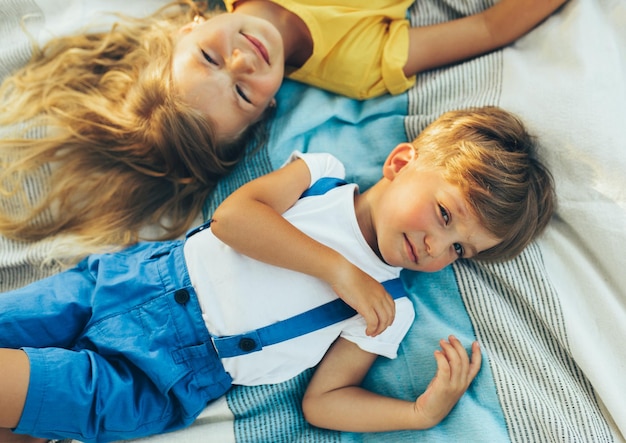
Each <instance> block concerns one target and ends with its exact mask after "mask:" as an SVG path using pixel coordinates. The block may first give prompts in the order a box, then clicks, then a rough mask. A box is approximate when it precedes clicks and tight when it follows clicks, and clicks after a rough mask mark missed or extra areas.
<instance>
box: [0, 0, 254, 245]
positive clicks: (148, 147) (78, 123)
mask: <svg viewBox="0 0 626 443" xmlns="http://www.w3.org/2000/svg"><path fill="white" fill-rule="evenodd" d="M200 14H202V11H200V10H199V9H198V8H197V6H196V5H195V4H194V2H192V1H190V0H186V1H181V2H179V3H175V4H172V5H170V6H169V7H165V8H163V9H161V10H159V11H157V12H156V13H155V14H154V15H152V16H149V17H146V18H142V19H135V18H130V17H121V18H120V22H119V23H117V24H115V25H114V26H113V27H112V29H111V30H110V31H108V32H102V33H89V34H82V35H76V36H69V37H61V38H56V39H53V40H52V41H50V42H49V43H48V44H47V45H46V46H44V47H43V48H42V49H41V50H40V51H39V50H37V48H35V53H34V55H33V58H32V60H31V61H30V63H28V64H27V65H26V66H25V67H24V68H22V69H21V70H19V71H18V72H16V73H15V74H14V75H12V76H11V77H9V78H8V79H7V80H6V81H5V82H4V83H3V84H2V86H1V87H0V125H6V126H14V127H19V128H21V130H19V131H17V133H16V135H15V136H13V137H11V138H4V139H2V140H0V195H2V196H3V199H7V198H8V197H11V200H12V201H13V202H14V203H12V204H3V205H0V232H1V233H3V234H4V235H7V236H9V237H13V238H18V239H24V240H38V239H41V238H44V237H48V236H52V235H55V234H60V233H63V234H71V235H72V236H73V238H74V240H75V241H78V243H80V244H82V245H83V246H84V251H85V252H93V251H95V250H98V249H99V248H100V247H102V246H105V245H127V244H131V243H134V242H136V241H137V239H138V236H139V231H140V228H142V227H144V226H146V225H148V224H155V223H156V224H161V226H163V227H164V228H165V231H163V232H164V234H162V235H161V236H159V237H158V238H173V237H177V236H179V235H181V234H182V233H184V232H185V230H187V229H188V228H189V227H190V225H191V224H192V222H193V221H194V219H195V217H196V216H197V215H198V213H199V211H200V210H201V208H202V206H203V204H204V202H205V199H206V198H207V195H208V193H209V192H210V191H211V190H212V189H213V188H214V186H215V184H216V182H217V181H218V179H219V178H220V177H222V176H224V175H225V174H226V173H227V172H229V171H230V170H231V168H232V167H233V166H234V165H235V164H236V163H237V161H238V160H239V159H240V158H241V156H242V154H243V151H244V144H243V143H236V142H235V143H232V144H230V145H226V146H223V145H219V146H218V144H217V143H216V141H215V138H214V136H213V133H214V131H213V126H212V124H211V123H210V122H209V121H207V119H206V118H205V117H204V116H202V115H201V114H200V113H199V112H198V111H196V110H194V109H192V108H190V107H189V106H187V105H186V104H185V103H183V102H182V100H180V99H179V98H177V95H176V93H175V91H174V90H173V84H172V81H171V76H170V72H171V59H172V54H173V47H174V41H173V39H174V37H175V35H176V33H177V31H178V29H180V27H181V26H183V25H184V24H185V23H189V22H190V21H191V20H193V18H194V17H195V16H198V15H200ZM41 128H44V129H45V133H44V135H43V137H37V138H31V137H30V134H32V133H33V132H34V131H39V132H41V131H40V129H41ZM254 130H255V128H252V129H251V130H250V131H254ZM243 140H245V138H243ZM42 171H43V172H45V171H47V173H48V174H50V177H49V184H47V186H48V188H47V189H46V193H45V194H44V195H42V196H40V198H36V199H35V201H34V202H33V201H32V200H33V198H32V195H28V193H29V192H30V191H29V190H28V189H26V187H27V184H26V185H25V183H28V177H29V176H31V175H32V174H33V173H41V172H42ZM5 201H6V200H5ZM16 208H19V210H16ZM164 220H167V221H166V223H163V221H164Z"/></svg>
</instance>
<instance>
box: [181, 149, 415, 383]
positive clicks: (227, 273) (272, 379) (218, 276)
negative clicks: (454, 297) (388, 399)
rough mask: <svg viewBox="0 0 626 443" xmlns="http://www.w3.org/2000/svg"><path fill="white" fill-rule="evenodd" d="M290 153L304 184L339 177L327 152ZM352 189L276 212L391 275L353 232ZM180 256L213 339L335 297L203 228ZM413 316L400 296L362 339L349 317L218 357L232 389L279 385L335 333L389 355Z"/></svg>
mask: <svg viewBox="0 0 626 443" xmlns="http://www.w3.org/2000/svg"><path fill="white" fill-rule="evenodd" d="M295 156H297V157H299V158H302V159H303V160H304V161H305V162H306V163H307V165H308V166H309V170H310V172H311V177H312V178H311V183H314V182H315V181H317V179H319V178H321V177H338V178H343V176H344V169H343V165H342V164H341V163H340V162H339V161H338V160H337V159H336V158H335V157H333V156H331V155H329V154H296V155H295ZM292 158H294V156H292ZM355 192H358V189H357V187H356V185H354V184H348V185H344V186H339V187H337V188H334V189H332V190H330V191H328V192H327V193H325V194H323V195H320V196H312V197H306V198H302V199H300V200H298V201H297V202H296V204H295V205H294V206H293V207H291V208H290V209H288V210H287V211H286V212H285V213H284V214H283V215H284V217H285V218H286V219H287V220H289V221H290V222H291V223H292V224H294V225H295V226H297V227H298V228H299V229H300V230H302V231H303V232H305V233H306V234H308V235H309V236H311V237H313V238H315V239H316V240H318V241H320V242H321V243H324V244H326V245H328V246H330V247H332V248H333V249H335V250H337V251H338V252H340V253H341V254H343V255H344V256H345V257H346V258H347V259H348V260H350V261H351V262H353V263H354V264H355V265H357V266H358V267H359V268H361V269H362V270H363V271H365V272H367V273H368V274H369V275H371V276H372V277H373V278H375V279H377V280H378V281H381V282H382V281H385V280H390V279H393V278H396V277H398V276H399V273H400V268H396V267H391V266H389V265H387V264H385V263H384V262H383V261H381V260H380V259H379V258H378V256H377V255H376V254H375V253H374V252H373V251H372V250H371V248H370V247H369V245H368V244H367V242H366V241H365V238H364V237H363V235H362V233H361V230H360V228H359V225H358V223H357V219H356V215H355V211H354V194H355ZM184 252H185V260H186V262H187V267H188V270H189V275H190V278H191V282H192V284H193V286H194V288H195V290H196V292H197V294H198V298H199V300H200V305H201V307H202V310H203V316H204V320H205V322H206V325H207V329H208V330H209V331H210V333H211V334H212V335H213V336H227V335H235V334H241V333H244V332H248V331H250V330H253V329H257V328H260V327H263V326H267V325H270V324H272V323H275V322H277V321H280V320H284V319H286V318H289V317H292V316H294V315H297V314H299V313H302V312H305V311H308V310H310V309H312V308H315V307H317V306H319V305H322V304H324V303H327V302H329V301H331V300H334V299H336V298H337V295H336V294H335V292H334V291H333V290H332V289H331V287H330V286H329V285H328V284H327V283H325V282H324V281H321V280H319V279H316V278H314V277H311V276H308V275H306V274H302V273H298V272H294V271H290V270H287V269H283V268H279V267H276V266H272V265H268V264H265V263H262V262H259V261H257V260H254V259H251V258H249V257H247V256H245V255H242V254H239V253H238V252H236V251H234V250H233V249H232V248H230V247H229V246H227V245H225V244H224V243H222V242H221V241H220V240H218V239H217V238H216V237H215V236H214V235H213V233H212V232H211V230H210V229H205V230H203V231H200V232H199V233H197V234H194V235H193V236H191V237H190V238H189V239H187V241H186V243H185V249H184ZM414 316H415V314H414V311H413V305H412V304H411V302H410V300H408V298H406V297H404V298H401V299H398V300H396V317H395V320H394V322H393V324H392V325H391V326H389V327H388V328H387V329H386V330H385V331H384V332H383V333H382V334H380V335H379V336H377V337H374V338H372V337H368V336H367V335H365V327H366V324H365V320H364V319H363V318H362V317H361V316H360V315H356V316H354V317H352V318H350V319H348V320H344V321H342V322H339V323H337V324H334V325H331V326H328V327H326V328H323V329H321V330H317V331H315V332H312V333H309V334H306V335H304V336H301V337H297V338H294V339H291V340H288V341H285V342H282V343H278V344H276V345H272V346H267V347H265V348H263V350H261V351H259V352H253V353H250V354H247V355H243V356H239V357H232V358H224V359H222V362H223V364H224V368H225V369H226V371H227V372H228V373H229V374H230V375H231V377H233V382H234V383H235V384H239V385H259V384H266V383H278V382H282V381H286V380H288V379H290V378H292V377H294V376H296V375H297V374H299V373H300V372H302V371H304V370H305V369H307V368H310V367H313V366H315V365H316V364H317V363H319V361H320V360H321V359H322V357H323V356H324V354H325V353H326V351H327V350H328V348H329V347H330V345H331V344H332V343H333V342H334V341H335V340H336V339H337V337H339V336H341V337H344V338H345V339H347V340H350V341H352V342H354V343H356V344H357V345H358V346H359V347H361V348H362V349H363V350H365V351H368V352H372V353H375V354H379V355H383V356H386V357H388V358H395V357H396V355H397V349H398V346H399V344H400V341H401V340H402V338H403V337H404V335H405V334H406V332H407V331H408V329H409V327H410V325H411V323H412V322H413V319H414Z"/></svg>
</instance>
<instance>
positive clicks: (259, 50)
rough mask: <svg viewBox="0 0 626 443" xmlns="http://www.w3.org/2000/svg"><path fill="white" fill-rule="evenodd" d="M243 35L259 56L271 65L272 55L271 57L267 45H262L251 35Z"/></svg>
mask: <svg viewBox="0 0 626 443" xmlns="http://www.w3.org/2000/svg"><path fill="white" fill-rule="evenodd" d="M242 35H243V36H244V37H245V38H246V39H247V40H248V41H249V42H250V43H251V44H252V46H254V49H255V50H256V52H257V53H258V54H259V56H260V57H261V58H262V59H263V60H265V63H267V64H268V65H269V64H270V55H269V52H267V48H266V47H265V45H263V43H261V42H260V41H259V40H258V39H256V38H254V37H253V36H251V35H248V34H243V33H242Z"/></svg>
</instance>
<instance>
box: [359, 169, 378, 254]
mask: <svg viewBox="0 0 626 443" xmlns="http://www.w3.org/2000/svg"><path fill="white" fill-rule="evenodd" d="M384 185H385V183H384V181H382V180H381V181H379V182H378V183H376V184H375V185H374V186H372V187H371V188H370V189H368V190H367V191H365V192H364V193H363V194H359V193H357V194H356V195H355V197H354V210H355V213H356V219H357V222H358V223H359V228H360V229H361V233H362V234H363V237H364V238H365V241H366V242H367V244H368V245H369V246H370V248H372V251H374V252H375V253H376V255H378V256H380V251H379V250H378V237H377V236H376V226H375V223H374V208H375V207H376V200H377V199H378V195H379V194H380V192H381V188H382V187H384Z"/></svg>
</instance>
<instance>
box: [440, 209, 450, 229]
mask: <svg viewBox="0 0 626 443" xmlns="http://www.w3.org/2000/svg"><path fill="white" fill-rule="evenodd" d="M439 211H440V212H441V218H443V221H444V222H445V224H446V225H447V224H448V223H449V222H450V214H449V213H448V210H447V209H446V208H444V207H443V206H441V205H439Z"/></svg>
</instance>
